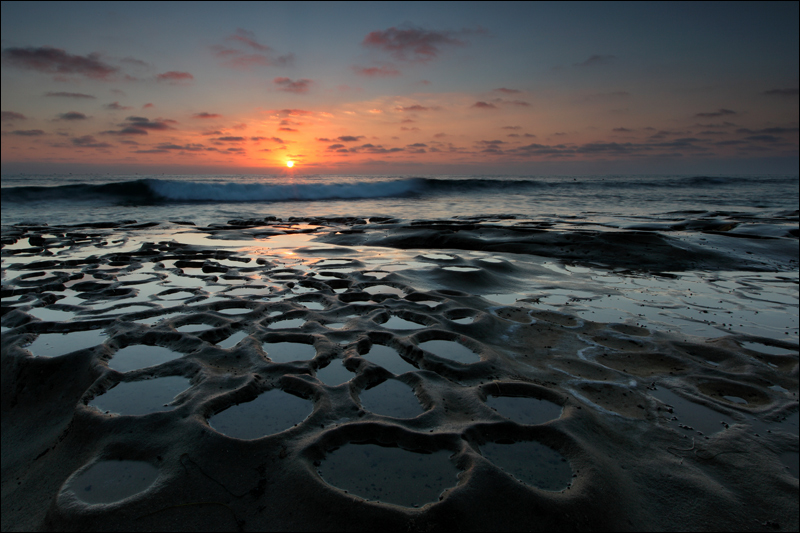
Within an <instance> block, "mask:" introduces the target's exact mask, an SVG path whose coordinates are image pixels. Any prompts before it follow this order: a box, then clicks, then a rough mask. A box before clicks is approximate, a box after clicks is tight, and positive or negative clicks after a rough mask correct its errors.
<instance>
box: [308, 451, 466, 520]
mask: <svg viewBox="0 0 800 533" xmlns="http://www.w3.org/2000/svg"><path fill="white" fill-rule="evenodd" d="M449 456H450V452H448V451H445V450H441V451H438V452H434V453H428V454H423V453H416V452H411V451H407V450H403V449H402V448H388V447H384V446H378V445H375V444H347V445H345V446H343V447H341V448H339V449H337V450H335V451H333V452H331V453H329V454H328V456H327V457H326V458H325V460H324V461H322V464H321V465H320V466H319V468H318V472H319V475H320V476H321V477H322V479H323V480H324V481H325V482H326V483H328V484H329V485H332V486H334V487H336V488H339V489H342V490H345V491H347V492H348V493H351V494H354V495H356V496H359V497H361V498H364V499H365V500H370V501H379V502H385V503H392V504H395V505H402V506H404V507H419V506H421V505H425V504H426V503H431V502H436V501H438V500H439V496H440V495H441V494H442V493H443V492H444V491H445V490H446V489H448V488H450V487H453V486H455V485H456V484H457V483H458V478H457V477H456V476H457V475H458V470H457V469H456V467H455V466H454V465H453V463H451V462H450V460H449Z"/></svg>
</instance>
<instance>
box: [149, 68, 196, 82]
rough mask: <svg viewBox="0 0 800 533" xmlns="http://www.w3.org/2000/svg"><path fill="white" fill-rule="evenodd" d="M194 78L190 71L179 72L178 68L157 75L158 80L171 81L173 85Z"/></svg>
mask: <svg viewBox="0 0 800 533" xmlns="http://www.w3.org/2000/svg"><path fill="white" fill-rule="evenodd" d="M193 79H194V76H192V75H191V74H189V73H188V72H178V71H176V70H170V71H169V72H165V73H163V74H158V75H157V76H156V81H165V82H167V83H170V84H172V85H175V84H178V83H184V82H188V81H190V80H193Z"/></svg>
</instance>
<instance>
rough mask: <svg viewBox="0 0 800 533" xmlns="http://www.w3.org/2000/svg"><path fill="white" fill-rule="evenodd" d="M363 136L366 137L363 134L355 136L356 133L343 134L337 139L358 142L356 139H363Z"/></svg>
mask: <svg viewBox="0 0 800 533" xmlns="http://www.w3.org/2000/svg"><path fill="white" fill-rule="evenodd" d="M363 138H364V136H363V135H357V136H354V135H342V136H341V137H337V138H336V140H337V141H341V142H343V143H351V142H356V141H358V140H360V139H363Z"/></svg>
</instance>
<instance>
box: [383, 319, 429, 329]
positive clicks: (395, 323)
mask: <svg viewBox="0 0 800 533" xmlns="http://www.w3.org/2000/svg"><path fill="white" fill-rule="evenodd" d="M381 325H382V326H383V327H385V328H389V329H420V328H424V327H427V326H423V325H422V324H417V323H416V322H411V321H410V320H405V319H403V318H400V317H399V316H393V317H392V318H390V319H389V320H387V321H386V322H384V323H383V324H381Z"/></svg>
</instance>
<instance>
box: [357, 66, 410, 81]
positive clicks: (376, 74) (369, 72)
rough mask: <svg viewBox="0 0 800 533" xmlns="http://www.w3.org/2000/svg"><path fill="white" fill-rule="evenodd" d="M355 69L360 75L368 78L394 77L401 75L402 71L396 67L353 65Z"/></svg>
mask: <svg viewBox="0 0 800 533" xmlns="http://www.w3.org/2000/svg"><path fill="white" fill-rule="evenodd" d="M353 71H354V72H355V73H356V74H358V75H359V76H366V77H368V78H394V77H395V76H399V75H400V71H399V70H397V69H396V68H394V67H389V66H386V67H353Z"/></svg>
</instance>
